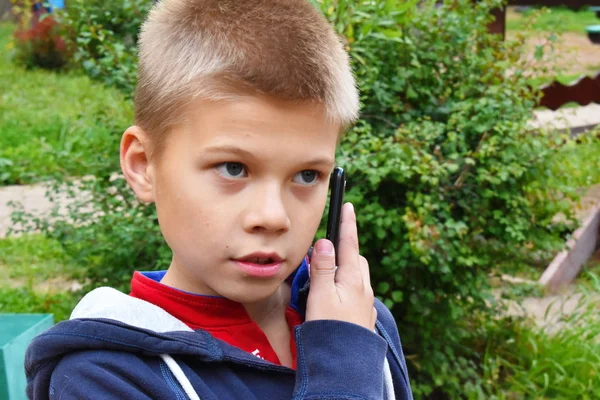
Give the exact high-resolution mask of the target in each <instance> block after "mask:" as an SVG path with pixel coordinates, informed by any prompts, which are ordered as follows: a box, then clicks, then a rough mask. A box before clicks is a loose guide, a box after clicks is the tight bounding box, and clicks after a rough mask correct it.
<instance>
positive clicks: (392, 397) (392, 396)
mask: <svg viewBox="0 0 600 400" xmlns="http://www.w3.org/2000/svg"><path fill="white" fill-rule="evenodd" d="M383 390H384V391H385V397H384V399H385V400H396V393H394V380H393V379H392V371H391V370H390V363H388V360H387V357H386V358H385V359H384V361H383Z"/></svg>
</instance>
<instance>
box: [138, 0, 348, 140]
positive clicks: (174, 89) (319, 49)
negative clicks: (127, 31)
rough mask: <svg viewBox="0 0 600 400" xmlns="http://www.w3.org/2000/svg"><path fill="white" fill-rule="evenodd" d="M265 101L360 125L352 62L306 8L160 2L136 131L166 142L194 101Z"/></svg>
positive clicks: (238, 0)
mask: <svg viewBox="0 0 600 400" xmlns="http://www.w3.org/2000/svg"><path fill="white" fill-rule="evenodd" d="M243 94H265V95H268V96H273V97H275V98H278V99H283V100H292V101H316V102H318V103H320V104H322V105H323V106H324V108H325V110H326V114H327V118H328V119H329V120H330V121H331V122H334V123H337V124H340V126H341V127H343V128H345V127H347V126H349V125H350V124H351V123H353V122H354V121H355V120H356V119H357V118H358V110H359V100H358V91H357V89H356V85H355V82H354V77H353V76H352V71H351V69H350V64H349V58H348V54H347V53H346V51H345V50H344V47H343V44H342V42H341V41H340V39H339V37H338V36H337V35H336V33H335V32H334V30H333V28H332V27H331V26H330V25H329V23H328V22H327V21H326V19H325V18H324V16H323V15H322V14H321V13H320V12H319V11H318V10H317V9H316V8H315V6H313V5H312V4H311V3H310V2H309V1H308V0H162V1H159V2H158V3H157V4H156V5H155V6H154V8H153V9H152V11H151V12H150V13H149V15H148V18H147V19H146V21H145V22H144V24H143V25H142V29H141V32H140V38H139V72H138V86H137V90H136V95H135V110H136V124H137V125H139V126H141V127H142V128H143V129H144V130H145V131H147V132H149V134H150V136H151V137H152V138H155V137H157V136H159V138H158V139H159V141H160V136H164V135H163V133H165V132H166V131H168V130H169V129H170V128H172V126H174V125H176V124H177V123H178V122H179V119H180V118H181V117H182V112H183V111H182V110H184V109H185V108H186V106H187V105H188V104H189V103H190V102H191V101H193V100H195V99H207V100H227V99H235V98H236V97H237V96H239V95H243Z"/></svg>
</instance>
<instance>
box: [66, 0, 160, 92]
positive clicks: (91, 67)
mask: <svg viewBox="0 0 600 400" xmlns="http://www.w3.org/2000/svg"><path fill="white" fill-rule="evenodd" d="M153 4H154V1H153V0H122V1H117V0H110V1H104V0H92V1H89V0H72V1H70V2H69V6H68V7H67V12H66V14H64V15H63V17H64V23H65V24H66V25H67V26H68V27H69V32H70V33H69V37H70V41H71V44H72V46H73V47H74V49H75V50H74V52H75V53H74V60H75V62H76V63H78V64H80V65H81V66H82V68H83V69H84V70H85V72H86V73H87V74H88V75H89V76H90V77H92V78H93V79H97V80H99V81H101V82H103V83H105V84H107V85H109V86H115V87H117V88H119V89H122V90H123V91H124V92H125V93H126V94H128V95H131V94H132V93H133V90H134V88H135V83H136V72H137V71H136V62H137V47H136V45H137V35H138V30H139V27H140V25H141V23H142V22H143V20H144V18H145V17H146V14H147V13H148V11H149V10H150V8H151V7H152V5H153Z"/></svg>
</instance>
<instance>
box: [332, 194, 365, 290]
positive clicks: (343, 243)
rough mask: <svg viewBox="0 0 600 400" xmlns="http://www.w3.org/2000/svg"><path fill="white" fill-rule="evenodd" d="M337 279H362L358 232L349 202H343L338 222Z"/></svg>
mask: <svg viewBox="0 0 600 400" xmlns="http://www.w3.org/2000/svg"><path fill="white" fill-rule="evenodd" d="M338 252H339V255H338V263H339V269H338V272H337V277H336V278H337V279H336V280H337V281H343V282H350V281H356V282H359V281H362V275H361V272H360V262H359V259H358V257H359V254H358V233H357V230H356V215H355V214H354V207H353V206H352V204H351V203H346V204H344V207H343V208H342V220H341V223H340V242H339V247H338Z"/></svg>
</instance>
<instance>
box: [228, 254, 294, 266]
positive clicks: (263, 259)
mask: <svg viewBox="0 0 600 400" xmlns="http://www.w3.org/2000/svg"><path fill="white" fill-rule="evenodd" d="M235 261H241V262H245V263H251V264H258V265H269V264H275V263H280V262H281V261H283V260H282V258H281V257H279V256H278V255H277V254H275V253H252V254H249V255H247V256H244V257H241V258H237V259H236V260H235Z"/></svg>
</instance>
